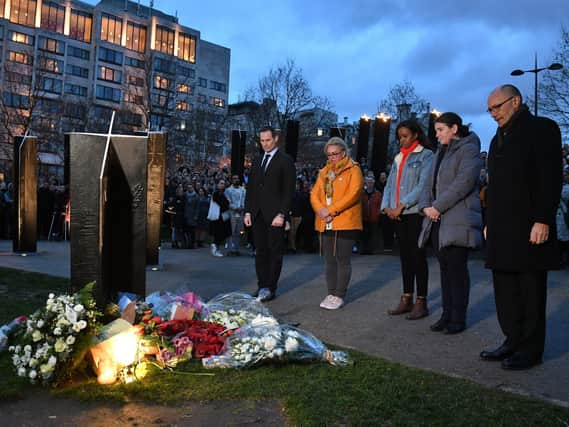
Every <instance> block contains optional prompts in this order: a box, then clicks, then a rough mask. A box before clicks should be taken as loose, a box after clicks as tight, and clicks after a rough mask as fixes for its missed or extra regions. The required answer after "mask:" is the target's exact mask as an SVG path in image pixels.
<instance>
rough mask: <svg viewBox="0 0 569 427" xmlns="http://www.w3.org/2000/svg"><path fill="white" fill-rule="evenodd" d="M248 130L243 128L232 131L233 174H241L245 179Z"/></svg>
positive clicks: (240, 176)
mask: <svg viewBox="0 0 569 427" xmlns="http://www.w3.org/2000/svg"><path fill="white" fill-rule="evenodd" d="M246 142H247V132H245V131H242V130H232V131H231V175H239V178H241V179H243V170H244V169H245V150H246Z"/></svg>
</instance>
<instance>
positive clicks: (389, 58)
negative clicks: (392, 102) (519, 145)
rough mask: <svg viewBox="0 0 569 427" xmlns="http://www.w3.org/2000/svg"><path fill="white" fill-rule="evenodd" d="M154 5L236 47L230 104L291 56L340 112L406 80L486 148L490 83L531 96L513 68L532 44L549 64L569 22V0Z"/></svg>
mask: <svg viewBox="0 0 569 427" xmlns="http://www.w3.org/2000/svg"><path fill="white" fill-rule="evenodd" d="M142 3H144V4H148V1H145V0H142ZM154 7H155V8H156V9H159V10H161V11H163V12H166V13H170V14H175V13H176V12H177V14H178V17H179V20H180V23H181V24H182V25H185V26H188V27H191V28H195V29H197V30H199V31H200V32H201V36H202V38H204V39H206V40H208V41H211V42H214V43H218V44H221V45H223V46H226V47H228V48H230V49H231V75H230V85H229V89H230V94H229V102H230V103H231V102H236V101H237V100H238V97H239V94H241V93H243V91H244V90H245V89H246V88H247V87H248V86H251V85H253V84H254V83H255V82H256V81H257V80H258V78H259V76H261V75H263V74H264V73H266V71H267V70H268V69H269V68H270V67H271V66H273V65H278V64H281V63H283V62H284V61H285V60H286V58H287V57H290V58H293V59H295V60H296V63H297V65H298V66H299V67H301V68H302V70H303V72H304V75H305V77H306V78H307V80H308V81H309V82H310V84H311V86H312V88H313V91H314V92H315V93H316V94H317V95H322V96H327V97H328V98H330V100H331V101H332V103H333V105H334V109H335V111H336V112H337V113H338V117H339V119H340V121H341V120H342V119H343V117H344V116H348V119H349V121H350V122H351V121H355V120H357V119H358V118H359V117H360V115H362V114H368V115H370V116H373V115H374V114H375V113H376V112H377V105H378V103H379V101H380V100H381V99H383V98H384V97H385V96H386V94H387V92H388V90H389V88H390V87H391V86H393V85H395V84H397V83H401V82H403V81H404V80H406V79H407V80H409V81H411V82H412V83H413V84H414V86H415V88H416V91H417V93H418V94H419V95H420V96H421V97H423V98H424V99H426V100H427V101H429V102H430V103H431V106H432V107H433V108H436V109H437V110H439V111H454V112H456V113H458V114H460V115H461V116H462V117H463V118H464V119H465V122H471V123H472V124H473V130H474V131H475V132H477V133H478V134H479V136H480V137H481V140H482V145H483V146H484V147H486V146H487V145H488V144H489V141H490V139H491V137H492V135H493V134H494V132H495V128H496V126H495V124H494V122H493V121H492V120H491V119H490V117H489V115H488V114H487V113H486V108H487V106H486V99H487V96H488V93H489V92H490V90H492V89H493V88H494V87H495V86H497V85H499V84H503V83H513V84H516V85H517V86H518V87H520V89H521V90H522V92H523V93H524V95H526V94H529V95H532V94H533V74H525V75H523V76H520V77H511V76H510V72H511V71H512V70H513V69H516V68H523V69H529V68H533V61H534V52H537V55H538V66H543V65H549V64H550V62H551V60H552V56H553V51H554V50H555V48H556V47H557V46H558V41H559V39H560V30H561V26H562V25H565V26H569V0H540V1H536V0H531V1H530V0H438V1H425V0H352V1H346V0H283V1H280V2H267V1H261V0H241V1H231V0H226V1H218V2H214V3H206V2H197V1H189V2H187V3H186V2H185V1H183V2H182V1H179V0H176V1H174V0H155V2H154ZM565 66H569V64H565ZM546 72H549V71H546ZM553 72H555V71H553ZM541 74H542V73H540V75H541Z"/></svg>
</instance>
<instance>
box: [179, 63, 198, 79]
mask: <svg viewBox="0 0 569 427" xmlns="http://www.w3.org/2000/svg"><path fill="white" fill-rule="evenodd" d="M176 74H177V75H179V76H183V77H187V78H189V79H195V78H196V70H194V69H192V68H188V67H182V66H181V65H178V66H177V67H176Z"/></svg>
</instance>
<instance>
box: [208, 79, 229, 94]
mask: <svg viewBox="0 0 569 427" xmlns="http://www.w3.org/2000/svg"><path fill="white" fill-rule="evenodd" d="M209 88H210V89H213V90H217V91H219V92H226V91H227V86H226V85H225V84H223V83H219V82H214V81H213V80H211V81H210V82H209Z"/></svg>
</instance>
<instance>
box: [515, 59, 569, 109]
mask: <svg viewBox="0 0 569 427" xmlns="http://www.w3.org/2000/svg"><path fill="white" fill-rule="evenodd" d="M562 68H563V65H562V64H559V63H558V62H554V63H553V64H551V65H550V66H549V67H541V68H537V53H536V54H535V62H534V68H533V69H532V70H514V71H512V72H511V73H510V75H512V76H521V75H522V74H525V73H533V74H534V114H535V115H536V116H537V73H539V72H540V71H543V70H561V69H562Z"/></svg>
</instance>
